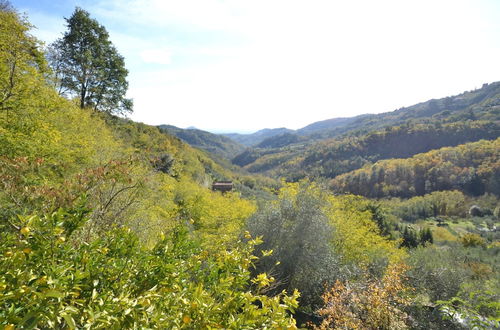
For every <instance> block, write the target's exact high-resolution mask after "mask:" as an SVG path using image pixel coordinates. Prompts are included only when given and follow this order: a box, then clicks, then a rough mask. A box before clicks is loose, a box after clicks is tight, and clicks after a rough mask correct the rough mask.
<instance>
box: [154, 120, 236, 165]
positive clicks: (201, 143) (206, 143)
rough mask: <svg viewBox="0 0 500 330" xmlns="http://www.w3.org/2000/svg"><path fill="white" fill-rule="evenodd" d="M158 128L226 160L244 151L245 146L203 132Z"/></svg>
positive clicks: (170, 127)
mask: <svg viewBox="0 0 500 330" xmlns="http://www.w3.org/2000/svg"><path fill="white" fill-rule="evenodd" d="M158 127H159V128H160V129H161V130H163V131H164V132H167V133H169V134H171V135H174V136H176V137H178V138H179V139H181V140H183V141H184V142H186V143H188V144H190V145H191V146H193V147H195V148H199V149H202V150H205V151H207V152H209V153H212V154H214V155H217V156H219V157H223V158H226V159H232V158H234V157H235V156H236V155H238V154H239V153H241V152H242V151H243V150H244V149H245V146H243V145H241V144H239V143H237V142H234V141H233V140H231V139H230V138H227V137H225V136H222V135H218V134H213V133H210V132H206V131H203V130H199V129H192V128H189V129H182V128H178V127H175V126H172V125H160V126H158Z"/></svg>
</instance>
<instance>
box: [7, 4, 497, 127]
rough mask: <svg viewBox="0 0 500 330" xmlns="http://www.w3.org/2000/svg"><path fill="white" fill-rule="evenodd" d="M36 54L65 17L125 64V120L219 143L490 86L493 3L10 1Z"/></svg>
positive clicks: (494, 27) (57, 32) (494, 30)
mask: <svg viewBox="0 0 500 330" xmlns="http://www.w3.org/2000/svg"><path fill="white" fill-rule="evenodd" d="M11 2H12V4H13V5H14V6H15V7H16V8H17V9H18V10H20V11H21V12H25V13H26V14H27V15H28V18H29V20H30V21H31V22H32V23H33V24H34V25H36V27H37V30H34V31H33V34H34V35H35V36H37V37H38V38H40V39H42V40H44V41H45V42H47V43H50V42H52V41H54V40H55V39H56V38H58V37H60V36H61V34H62V33H63V32H64V30H65V25H64V24H65V21H64V19H63V17H69V16H71V14H72V12H73V10H74V8H75V6H79V7H81V8H83V9H85V10H87V11H89V12H90V14H91V16H92V17H93V18H95V19H97V20H98V21H99V22H100V23H101V24H102V25H104V26H105V27H106V29H107V30H108V31H109V33H110V37H111V41H112V42H113V43H114V45H115V46H116V47H117V49H118V51H119V53H120V54H121V55H123V56H124V57H125V64H126V67H127V69H128V70H129V76H128V81H129V83H130V87H129V92H128V96H129V97H132V98H133V99H134V113H133V115H131V119H133V120H136V121H141V122H144V123H147V124H153V125H159V124H171V125H175V126H179V127H188V126H195V127H197V128H200V129H205V130H210V131H224V132H232V131H239V132H243V131H245V132H249V131H254V130H258V129H261V128H273V127H288V128H292V129H296V128H300V127H303V126H306V125H307V124H310V123H312V122H315V121H318V120H324V119H329V118H335V117H350V116H355V115H358V114H363V113H380V112H386V111H392V110H395V109H397V108H400V107H403V106H409V105H413V104H415V103H418V102H423V101H426V100H428V99H431V98H441V97H445V96H449V95H454V94H458V93H461V92H463V91H466V90H472V89H475V88H479V87H481V85H482V84H483V83H490V82H494V81H499V80H500V1H497V0H489V1H488V0H470V1H462V0H450V1H448V0H430V1H427V0H416V1H405V0H394V1H385V0H378V1H373V0H363V1H361V0H359V1H356V0H354V1H353V0H351V1H347V0H345V1H335V0H329V1H328V0H307V1H306V0H304V1H294V0H225V1H224V0H172V1H169V0H163V1H162V0H68V1H57V0H31V1H29V0H11Z"/></svg>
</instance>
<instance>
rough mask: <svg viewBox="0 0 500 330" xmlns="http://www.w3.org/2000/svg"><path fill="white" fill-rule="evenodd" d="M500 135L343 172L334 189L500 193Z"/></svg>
mask: <svg viewBox="0 0 500 330" xmlns="http://www.w3.org/2000/svg"><path fill="white" fill-rule="evenodd" d="M499 160H500V138H499V139H496V140H493V141H486V140H481V141H478V142H473V143H467V144H463V145H459V146H457V147H447V148H442V149H438V150H433V151H430V152H427V153H423V154H418V155H415V156H413V157H411V158H408V159H388V160H382V161H379V162H376V163H375V164H373V165H367V166H365V167H363V168H361V169H358V170H356V171H353V172H349V173H346V174H343V175H340V176H338V177H336V178H335V179H333V180H332V182H331V186H332V189H333V190H334V191H336V192H341V193H353V194H356V195H362V196H366V197H372V198H382V197H403V198H409V197H413V196H419V195H425V194H429V193H432V192H434V191H444V190H459V191H462V192H464V193H466V194H468V195H472V196H480V195H483V194H485V193H490V194H494V195H500V162H499Z"/></svg>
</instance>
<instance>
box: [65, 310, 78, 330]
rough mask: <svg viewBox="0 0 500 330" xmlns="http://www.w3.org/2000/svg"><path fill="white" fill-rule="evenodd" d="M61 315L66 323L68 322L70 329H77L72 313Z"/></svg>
mask: <svg viewBox="0 0 500 330" xmlns="http://www.w3.org/2000/svg"><path fill="white" fill-rule="evenodd" d="M61 316H62V317H63V318H64V320H65V321H66V323H67V324H68V327H69V328H70V329H76V323H75V320H74V319H73V317H72V316H71V315H68V314H66V313H62V314H61Z"/></svg>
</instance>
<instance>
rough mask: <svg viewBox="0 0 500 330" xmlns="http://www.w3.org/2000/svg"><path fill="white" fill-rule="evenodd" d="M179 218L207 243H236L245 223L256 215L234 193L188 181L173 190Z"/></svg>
mask: <svg viewBox="0 0 500 330" xmlns="http://www.w3.org/2000/svg"><path fill="white" fill-rule="evenodd" d="M172 193H173V200H174V202H175V203H176V204H177V206H176V208H177V210H176V212H177V214H178V216H179V217H180V218H181V219H183V220H185V221H186V222H188V223H192V225H193V228H194V229H195V230H196V232H197V233H198V234H199V235H200V236H201V237H202V238H203V241H204V242H207V244H212V243H213V239H217V240H222V241H224V242H230V241H235V239H236V237H237V236H238V235H239V234H240V232H241V228H242V226H243V224H244V222H245V220H246V219H247V218H248V217H249V216H250V215H252V214H253V213H254V212H255V209H256V207H255V204H254V203H253V202H251V201H248V200H245V199H241V198H240V197H239V195H238V194H237V193H234V192H232V193H224V194H222V193H220V192H213V191H210V190H209V189H207V188H203V187H200V186H199V185H198V184H196V183H195V182H194V181H192V180H189V179H187V178H183V179H181V180H180V181H179V182H177V183H176V184H175V186H174V187H173V191H172Z"/></svg>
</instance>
